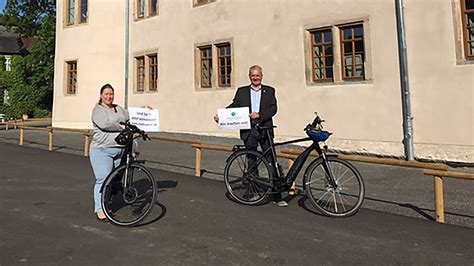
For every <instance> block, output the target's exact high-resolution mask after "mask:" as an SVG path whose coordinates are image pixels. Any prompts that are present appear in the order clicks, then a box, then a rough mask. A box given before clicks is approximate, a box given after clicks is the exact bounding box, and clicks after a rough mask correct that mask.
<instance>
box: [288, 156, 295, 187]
mask: <svg viewBox="0 0 474 266" xmlns="http://www.w3.org/2000/svg"><path fill="white" fill-rule="evenodd" d="M294 162H295V160H293V159H288V171H289V170H290V168H291V166H292V165H293V163H294ZM288 195H296V182H293V184H292V185H291V188H290V191H288Z"/></svg>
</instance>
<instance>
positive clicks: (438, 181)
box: [434, 176, 444, 224]
mask: <svg viewBox="0 0 474 266" xmlns="http://www.w3.org/2000/svg"><path fill="white" fill-rule="evenodd" d="M434 185H435V202H436V203H435V209H436V221H437V222H438V223H442V224H444V195H443V177H441V176H434Z"/></svg>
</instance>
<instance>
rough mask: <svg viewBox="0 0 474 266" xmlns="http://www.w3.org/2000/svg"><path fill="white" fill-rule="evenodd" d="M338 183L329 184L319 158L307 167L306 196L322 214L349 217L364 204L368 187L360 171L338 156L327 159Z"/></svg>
mask: <svg viewBox="0 0 474 266" xmlns="http://www.w3.org/2000/svg"><path fill="white" fill-rule="evenodd" d="M326 161H327V164H328V167H329V169H330V171H331V172H332V176H333V178H334V181H335V183H336V187H333V185H331V182H329V176H328V174H327V172H326V170H325V169H324V166H323V163H324V161H323V159H322V158H321V157H320V158H318V159H316V160H314V161H313V162H311V164H310V165H309V166H308V168H307V169H306V172H305V174H304V181H303V184H304V188H305V191H306V195H307V197H308V198H309V200H310V201H311V203H312V204H313V205H314V207H315V208H316V209H318V210H319V211H320V212H321V213H323V214H325V215H327V216H331V217H347V216H351V215H353V214H354V213H356V212H357V210H358V209H359V207H360V206H361V205H362V202H363V200H364V195H365V186H364V182H363V180H362V177H361V176H360V174H359V172H358V171H357V169H356V168H355V167H354V166H352V164H350V163H348V162H346V161H344V160H341V159H339V158H336V157H331V156H329V157H327V158H326Z"/></svg>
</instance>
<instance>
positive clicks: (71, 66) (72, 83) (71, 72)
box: [66, 61, 77, 94]
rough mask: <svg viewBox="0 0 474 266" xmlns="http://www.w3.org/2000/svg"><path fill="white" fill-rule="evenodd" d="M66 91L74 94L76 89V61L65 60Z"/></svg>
mask: <svg viewBox="0 0 474 266" xmlns="http://www.w3.org/2000/svg"><path fill="white" fill-rule="evenodd" d="M66 69H67V71H66V93H67V94H76V89H77V61H68V62H66Z"/></svg>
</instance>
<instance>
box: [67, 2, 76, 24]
mask: <svg viewBox="0 0 474 266" xmlns="http://www.w3.org/2000/svg"><path fill="white" fill-rule="evenodd" d="M75 7H76V1H75V0H66V25H74V23H75V15H76V11H75Z"/></svg>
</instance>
